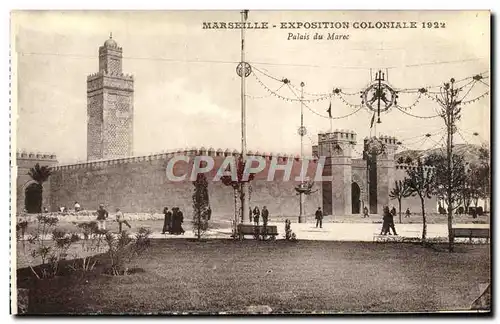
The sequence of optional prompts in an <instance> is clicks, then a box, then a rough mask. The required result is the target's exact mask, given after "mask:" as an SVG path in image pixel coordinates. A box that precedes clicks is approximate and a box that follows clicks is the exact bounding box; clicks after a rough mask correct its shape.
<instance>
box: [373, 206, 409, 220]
mask: <svg viewBox="0 0 500 324" xmlns="http://www.w3.org/2000/svg"><path fill="white" fill-rule="evenodd" d="M387 208H389V207H387ZM391 214H392V215H393V216H396V208H395V207H392V209H391ZM410 216H411V212H410V208H406V213H405V218H409V217H410ZM366 217H370V214H369V212H368V207H366V206H365V208H363V218H366Z"/></svg>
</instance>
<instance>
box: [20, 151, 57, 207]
mask: <svg viewBox="0 0 500 324" xmlns="http://www.w3.org/2000/svg"><path fill="white" fill-rule="evenodd" d="M37 163H39V164H40V166H53V165H56V164H57V158H56V156H55V155H54V154H47V153H35V152H18V153H17V154H16V161H15V164H14V162H12V164H13V165H15V168H14V169H13V172H12V177H13V178H14V177H15V179H16V209H17V211H18V212H21V211H22V210H23V209H24V198H25V189H26V187H27V186H29V185H30V184H31V183H33V182H34V181H33V179H31V177H30V176H29V175H28V171H29V170H30V169H31V168H33V167H34V166H35V165H36V164H37ZM50 180H51V177H49V180H48V181H47V182H45V183H44V184H43V196H42V197H43V200H42V206H49V205H50V194H51V190H50V188H51V187H50Z"/></svg>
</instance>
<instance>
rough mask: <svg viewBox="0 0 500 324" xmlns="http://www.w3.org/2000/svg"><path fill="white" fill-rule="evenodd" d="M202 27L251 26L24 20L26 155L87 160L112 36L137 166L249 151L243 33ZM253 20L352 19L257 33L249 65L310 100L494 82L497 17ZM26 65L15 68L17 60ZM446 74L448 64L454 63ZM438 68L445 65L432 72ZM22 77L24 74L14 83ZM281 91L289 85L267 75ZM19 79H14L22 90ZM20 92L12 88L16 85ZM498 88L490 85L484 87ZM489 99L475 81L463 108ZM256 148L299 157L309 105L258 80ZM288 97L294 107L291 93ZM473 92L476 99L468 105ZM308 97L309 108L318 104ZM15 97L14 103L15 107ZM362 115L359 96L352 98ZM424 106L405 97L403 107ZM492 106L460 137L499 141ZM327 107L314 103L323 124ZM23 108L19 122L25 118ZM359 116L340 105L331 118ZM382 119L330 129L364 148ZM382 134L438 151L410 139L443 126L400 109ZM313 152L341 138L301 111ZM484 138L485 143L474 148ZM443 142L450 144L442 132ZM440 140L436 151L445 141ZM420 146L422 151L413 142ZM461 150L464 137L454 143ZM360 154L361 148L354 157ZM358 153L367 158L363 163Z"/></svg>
mask: <svg viewBox="0 0 500 324" xmlns="http://www.w3.org/2000/svg"><path fill="white" fill-rule="evenodd" d="M203 21H224V22H228V21H240V14H239V12H238V11H225V12H220V11H218V12H217V11H198V12H183V11H178V12H98V11H95V12H93V11H87V12H22V13H20V12H18V13H15V14H14V15H13V19H12V34H13V35H14V37H15V38H13V39H12V40H13V51H15V53H14V52H13V53H12V55H16V53H17V56H16V57H15V58H14V62H13V63H14V64H16V63H17V107H18V109H17V112H18V116H17V117H18V118H17V129H18V131H17V149H18V150H22V149H24V150H27V151H42V152H53V153H55V154H57V157H58V160H59V161H60V162H70V161H77V160H85V159H86V148H87V144H86V129H87V128H86V119H87V117H86V115H87V98H86V77H87V75H88V74H91V73H95V72H97V71H98V49H99V46H101V45H102V44H103V43H104V41H105V40H106V39H108V37H109V33H110V32H112V33H113V39H114V40H115V41H117V42H118V45H119V46H121V47H122V48H123V56H124V60H123V72H124V73H128V74H133V75H134V78H135V92H134V111H135V116H134V154H135V155H139V154H148V153H154V152H159V151H163V150H169V149H176V148H188V147H189V148H190V147H201V146H204V147H206V148H209V147H213V148H215V149H217V148H222V149H225V148H231V149H238V148H239V147H240V134H241V130H240V116H241V112H240V109H241V106H240V79H239V77H238V76H237V75H236V73H235V68H236V63H233V62H238V61H239V60H240V31H239V30H236V29H234V30H203V29H202V22H203ZM249 21H251V22H253V21H266V22H269V24H270V25H272V24H276V25H278V26H279V23H280V22H281V21H347V22H350V23H351V28H349V29H343V30H342V29H340V30H335V29H330V30H326V29H320V30H313V29H309V30H306V29H301V30H283V29H279V28H271V29H268V30H258V31H257V30H248V31H247V33H246V39H247V41H246V52H247V54H246V57H247V61H249V62H250V63H251V64H252V65H254V66H255V67H257V68H258V69H260V70H264V69H265V71H267V72H268V73H269V74H271V75H273V76H276V77H278V78H285V77H286V78H288V79H290V80H291V82H292V83H293V84H294V85H296V86H298V85H299V84H300V82H304V83H305V84H306V86H305V88H304V89H305V91H306V92H311V93H324V92H329V91H331V90H332V89H333V88H340V89H344V90H345V92H353V91H360V90H362V89H363V88H365V87H366V86H367V85H368V84H369V83H370V68H371V69H372V71H373V74H374V73H375V71H377V69H384V72H385V68H387V67H389V70H388V74H389V76H388V77H389V78H388V81H389V83H390V84H391V85H392V86H393V87H395V88H416V87H425V86H434V85H440V84H442V83H443V82H445V81H448V80H449V79H450V78H451V77H454V78H455V79H457V80H459V79H463V78H466V77H470V76H473V75H475V74H478V73H481V72H485V71H488V70H489V59H490V17H489V12H458V11H457V12H405V13H402V12H354V11H345V12H340V11H337V12H335V11H332V12H326V11H309V12H306V11H295V12H291V11H288V12H278V11H250V13H249ZM355 21H372V22H376V21H417V22H418V25H419V27H420V25H421V22H423V21H440V22H445V24H446V28H444V29H422V28H418V29H390V30H387V29H382V30H361V29H354V28H353V27H352V23H353V22H355ZM289 32H293V33H295V34H296V33H301V34H306V33H308V34H310V38H312V37H313V35H314V34H315V33H316V32H318V33H321V34H325V35H326V34H327V33H329V32H330V33H333V32H335V33H337V34H349V35H350V36H349V37H350V39H349V40H344V41H331V40H322V41H317V40H312V39H309V40H287V37H288V33H289ZM16 59H17V62H16ZM444 62H449V63H444ZM434 63H436V64H434ZM13 72H14V73H15V72H16V71H13ZM256 74H257V75H258V76H259V78H261V80H262V81H263V82H264V83H265V84H266V85H268V86H269V88H271V89H273V90H276V89H277V88H278V87H279V86H280V84H279V83H278V82H276V81H273V80H272V79H269V78H266V77H264V76H262V75H261V74H259V73H256ZM15 77H16V75H14V78H15ZM14 80H15V79H14ZM484 81H485V82H486V83H487V84H489V82H490V79H486V80H484ZM487 90H488V87H487V86H486V85H484V84H482V83H478V84H477V85H475V87H474V88H473V89H472V90H471V91H470V92H469V94H468V95H467V98H466V99H465V100H467V99H468V98H469V99H472V98H475V97H477V96H479V95H481V94H483V93H485V92H486V91H487ZM247 93H248V94H249V95H250V97H249V98H248V100H247V123H248V128H247V143H248V148H249V149H250V150H253V151H256V150H258V151H260V152H285V153H289V154H290V153H292V154H296V153H299V152H300V138H299V136H298V135H297V128H298V126H300V103H298V102H286V101H283V100H281V99H278V98H276V97H274V96H268V97H264V98H260V99H254V97H262V96H266V95H268V93H267V92H266V91H265V90H264V89H263V88H262V87H261V85H260V84H259V83H258V82H257V81H256V79H255V78H254V77H253V76H250V77H249V78H248V80H247ZM279 94H280V95H282V96H284V97H288V98H293V97H294V95H293V94H292V93H291V92H290V91H289V90H287V87H283V88H282V89H281V90H280V91H279ZM464 94H465V93H464ZM309 97H310V96H309ZM14 99H15V98H14ZM345 99H346V100H349V101H350V102H352V103H353V104H359V103H360V100H361V99H360V98H359V96H348V97H345ZM415 99H416V95H414V94H404V93H401V94H400V95H399V99H398V100H399V102H400V104H401V105H402V106H407V105H410V104H412V103H413V102H414V101H415ZM489 100H490V99H489V96H486V97H485V98H484V99H482V100H479V101H478V102H476V103H473V104H470V105H467V106H464V107H463V116H462V121H461V122H460V124H459V128H460V129H462V130H463V134H464V136H465V139H466V140H467V141H468V142H470V143H474V144H478V143H479V142H480V138H482V139H484V140H486V139H488V138H489V136H490V129H489V127H490V121H489V116H490V113H489ZM328 105H329V101H328V100H326V101H321V102H319V103H308V106H309V107H310V108H311V109H313V110H315V111H316V112H317V113H319V114H321V115H326V110H327V108H328ZM435 107H436V103H435V102H433V101H431V100H429V99H426V98H422V99H421V100H420V102H419V104H417V105H416V106H415V107H414V108H412V110H411V111H409V112H410V113H412V114H414V115H418V116H431V115H435V111H434V108H435ZM15 111H16V110H15V109H13V116H14V115H15ZM352 111H353V108H351V107H348V106H346V105H344V104H343V103H342V102H341V101H340V100H339V99H338V98H334V99H333V100H332V115H333V116H334V117H335V116H342V115H346V114H349V113H350V112H352ZM371 116H372V113H370V112H368V111H367V110H366V109H362V110H361V111H359V112H358V113H357V114H355V115H353V116H350V117H348V118H344V119H341V120H333V121H332V126H333V129H336V128H340V129H351V130H353V131H355V132H356V133H357V134H358V143H362V139H363V138H364V137H365V136H368V135H369V134H370V129H369V128H370V125H369V124H370V119H371ZM381 118H382V124H379V125H378V126H377V133H383V134H388V135H391V136H396V137H398V138H400V139H401V140H402V141H403V143H405V144H406V145H407V146H408V147H411V148H416V149H418V148H421V149H422V148H429V147H432V146H435V142H433V140H432V139H430V140H428V141H426V142H423V143H422V141H420V140H419V138H416V139H409V138H412V137H415V136H419V135H422V134H425V133H427V132H429V133H436V132H439V131H440V130H441V129H442V128H443V127H444V123H443V121H442V120H441V119H440V118H434V119H417V118H413V117H410V116H407V115H404V114H403V113H402V112H400V111H399V110H397V109H392V110H390V111H389V112H388V113H386V114H383V115H382V117H381ZM304 124H305V126H306V127H307V129H308V134H309V136H306V137H304V147H305V153H306V154H310V152H311V145H312V143H313V142H314V143H316V142H317V133H318V132H320V131H327V130H329V129H330V121H329V120H328V119H325V118H322V117H319V116H316V115H314V114H312V113H311V112H309V110H307V109H304ZM473 132H478V133H479V134H480V138H479V137H474V136H473V135H472V133H473ZM440 134H442V133H440ZM440 134H439V135H436V136H434V137H432V138H433V139H434V140H436V141H438V140H439V139H440V138H441V135H440ZM413 142H416V143H413ZM456 142H457V143H461V142H463V139H462V138H461V137H460V136H456ZM356 150H357V151H361V145H357V146H356ZM355 155H357V154H356V153H355Z"/></svg>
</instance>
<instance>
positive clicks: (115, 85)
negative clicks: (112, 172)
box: [87, 34, 134, 161]
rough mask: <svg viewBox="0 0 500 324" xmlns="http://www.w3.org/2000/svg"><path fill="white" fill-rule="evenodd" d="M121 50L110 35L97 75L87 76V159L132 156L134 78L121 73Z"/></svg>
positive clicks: (100, 54) (102, 52)
mask: <svg viewBox="0 0 500 324" xmlns="http://www.w3.org/2000/svg"><path fill="white" fill-rule="evenodd" d="M122 53H123V51H122V48H121V47H119V46H118V44H117V43H116V41H115V40H114V39H113V37H112V35H111V34H110V36H109V39H108V40H106V42H105V43H104V45H103V46H101V47H99V72H97V73H95V74H91V75H89V76H88V77H87V160H89V161H92V160H99V159H112V158H119V157H127V156H131V155H132V153H133V152H132V149H133V127H134V126H133V121H134V79H133V77H132V76H131V75H125V74H123V72H122Z"/></svg>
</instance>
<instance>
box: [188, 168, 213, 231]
mask: <svg viewBox="0 0 500 324" xmlns="http://www.w3.org/2000/svg"><path fill="white" fill-rule="evenodd" d="M193 186H194V192H193V197H192V199H193V230H194V232H195V234H196V237H197V238H198V239H200V238H201V236H202V235H203V234H204V233H205V232H206V230H207V229H208V213H209V209H210V201H209V196H208V181H207V177H206V176H205V175H204V174H202V173H201V174H198V176H197V178H196V181H193Z"/></svg>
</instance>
